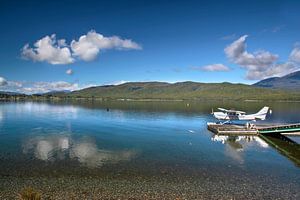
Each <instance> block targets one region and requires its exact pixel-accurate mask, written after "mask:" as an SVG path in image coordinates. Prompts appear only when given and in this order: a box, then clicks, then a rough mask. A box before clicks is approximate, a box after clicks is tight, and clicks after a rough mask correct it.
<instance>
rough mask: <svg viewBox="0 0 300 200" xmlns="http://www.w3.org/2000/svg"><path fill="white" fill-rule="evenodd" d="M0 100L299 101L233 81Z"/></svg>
mask: <svg viewBox="0 0 300 200" xmlns="http://www.w3.org/2000/svg"><path fill="white" fill-rule="evenodd" d="M0 100H12V101H26V100H30V101H41V100H43V101H44V100H46V101H47V100H51V101H61V100H64V101H70V100H71V101H73V100H75V101H78V100H88V101H157V102H159V101H186V100H188V101H245V102H256V101H276V102H278V101H280V102H300V91H297V90H282V89H272V88H261V87H257V86H253V85H245V84H233V83H197V82H180V83H174V84H171V83H164V82H131V83H124V84H121V85H105V86H96V87H90V88H85V89H81V90H77V91H72V92H70V91H53V92H48V93H43V94H30V95H27V94H19V93H11V92H0Z"/></svg>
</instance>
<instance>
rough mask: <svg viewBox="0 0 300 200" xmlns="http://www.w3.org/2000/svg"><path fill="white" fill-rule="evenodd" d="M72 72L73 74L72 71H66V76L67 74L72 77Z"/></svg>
mask: <svg viewBox="0 0 300 200" xmlns="http://www.w3.org/2000/svg"><path fill="white" fill-rule="evenodd" d="M73 73H74V72H73V70H72V69H68V70H67V71H66V74H68V75H72V74H73Z"/></svg>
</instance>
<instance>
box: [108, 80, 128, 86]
mask: <svg viewBox="0 0 300 200" xmlns="http://www.w3.org/2000/svg"><path fill="white" fill-rule="evenodd" d="M127 82H128V81H124V80H120V81H112V82H108V83H105V84H104V85H121V84H124V83H127Z"/></svg>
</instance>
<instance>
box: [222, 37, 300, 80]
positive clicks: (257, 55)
mask: <svg viewBox="0 0 300 200" xmlns="http://www.w3.org/2000/svg"><path fill="white" fill-rule="evenodd" d="M247 37H248V36H247V35H244V36H242V37H240V38H239V39H238V40H236V41H234V42H233V43H231V44H230V45H228V46H227V47H226V48H225V49H224V51H225V54H226V55H227V57H228V58H229V60H230V61H231V62H233V63H235V64H238V65H240V66H241V67H243V68H245V69H246V70H247V73H246V78H247V79H250V80H259V79H265V78H269V77H273V76H283V75H286V74H288V73H291V72H294V71H296V70H298V69H299V67H298V66H297V65H296V64H295V63H293V62H290V61H289V62H286V63H276V62H277V60H278V55H276V54H272V53H270V52H268V51H264V50H261V51H256V52H254V53H249V52H247V50H246V48H247V45H246V38H247ZM294 50H295V49H294ZM292 53H294V54H293V55H292V54H291V58H292V59H296V58H297V52H296V50H295V51H294V52H292ZM299 58H300V55H299Z"/></svg>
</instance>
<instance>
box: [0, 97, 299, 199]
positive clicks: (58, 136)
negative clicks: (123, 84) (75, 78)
mask: <svg viewBox="0 0 300 200" xmlns="http://www.w3.org/2000/svg"><path fill="white" fill-rule="evenodd" d="M264 104H265V103H262V102H243V103H234V102H233V103H228V102H212V103H208V102H205V103H204V102H66V103H59V102H57V103H53V102H51V103H50V102H49V103H45V102H39V103H38V102H35V103H34V102H20V103H5V102H2V103H1V104H0V198H1V199H15V198H16V197H17V196H18V193H19V192H20V191H21V190H22V188H26V187H33V188H34V189H36V190H38V191H39V192H41V194H42V197H43V198H45V199H47V198H50V199H72V198H73V199H101V198H102V199H118V198H119V199H130V198H131V199H176V198H178V199H207V198H209V199H274V198H275V199H300V168H299V166H300V163H299V160H300V154H299V152H300V149H299V145H298V144H291V143H287V142H284V141H282V140H280V139H277V138H271V141H273V145H271V144H269V143H268V142H266V141H265V140H263V139H262V138H259V137H241V136H240V137H217V136H214V135H213V134H212V133H211V132H209V131H208V130H207V128H206V122H208V121H213V120H214V119H213V118H212V116H211V115H210V114H209V113H210V112H211V108H215V109H216V108H217V107H225V108H236V109H239V110H245V111H247V112H249V113H251V112H253V113H254V112H257V111H258V110H259V109H260V108H261V107H263V106H264ZM268 105H269V106H271V108H272V110H273V113H272V115H271V116H269V117H268V122H272V123H281V122H286V123H294V122H299V121H300V117H299V114H300V103H268ZM107 108H109V109H107ZM291 139H292V140H294V141H296V142H298V143H299V138H296V137H294V138H291ZM274 144H276V145H278V146H279V147H280V150H278V149H276V148H274Z"/></svg>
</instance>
